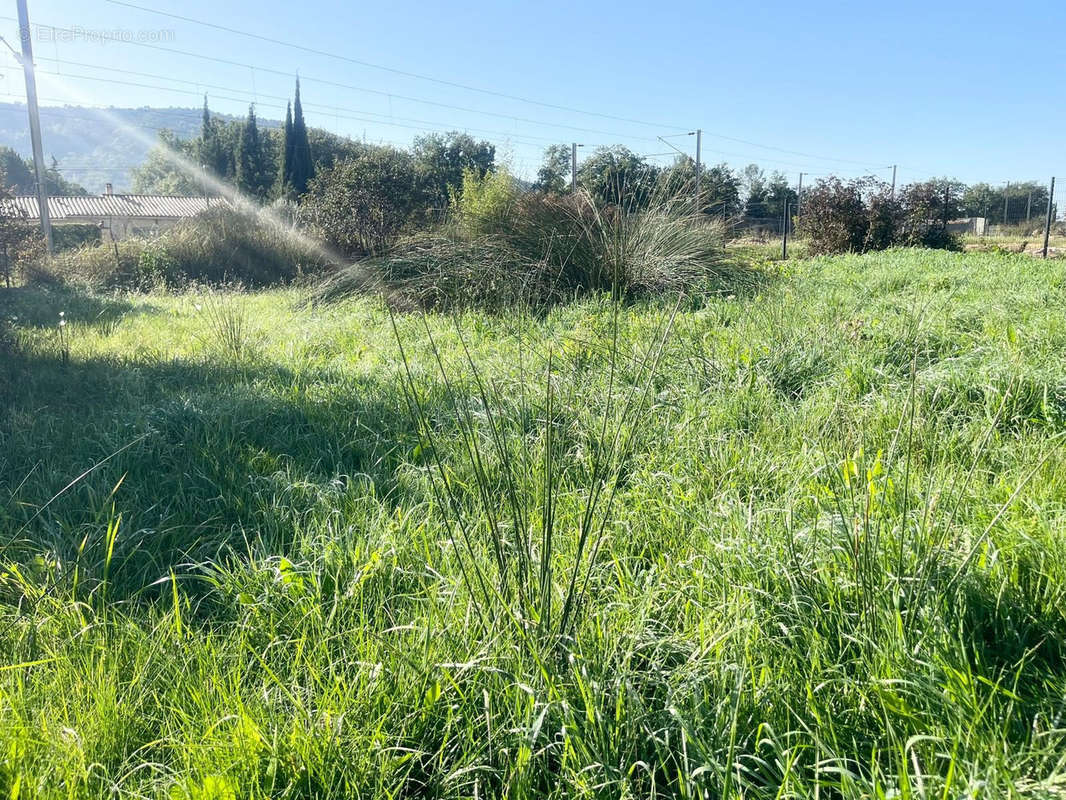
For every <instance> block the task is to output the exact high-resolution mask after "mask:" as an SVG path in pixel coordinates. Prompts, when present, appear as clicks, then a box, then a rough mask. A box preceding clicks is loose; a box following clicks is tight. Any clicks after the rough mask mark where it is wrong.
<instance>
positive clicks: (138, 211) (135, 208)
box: [0, 194, 226, 220]
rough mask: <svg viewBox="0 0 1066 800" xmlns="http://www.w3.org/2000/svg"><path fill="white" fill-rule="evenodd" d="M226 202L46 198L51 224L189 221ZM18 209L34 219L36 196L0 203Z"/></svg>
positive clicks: (7, 208)
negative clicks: (70, 221) (102, 219)
mask: <svg viewBox="0 0 1066 800" xmlns="http://www.w3.org/2000/svg"><path fill="white" fill-rule="evenodd" d="M224 202H226V201H225V200H224V199H223V198H220V197H210V198H209V197H174V196H169V195H158V194H103V195H86V196H83V197H49V198H48V214H49V216H50V217H51V218H52V219H53V220H63V219H69V218H77V217H140V218H144V219H159V218H171V219H174V218H180V217H191V216H194V215H195V214H199V213H200V212H201V211H205V210H206V209H207V208H209V207H210V205H211V204H214V205H219V204H220V203H224ZM15 209H17V212H21V213H22V214H23V215H24V216H26V217H30V218H37V217H39V216H40V212H39V209H38V206H37V197H36V196H25V195H21V196H18V197H13V198H11V199H9V200H5V199H0V210H3V211H5V212H8V213H10V211H11V210H15Z"/></svg>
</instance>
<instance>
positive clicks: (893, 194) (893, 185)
mask: <svg viewBox="0 0 1066 800" xmlns="http://www.w3.org/2000/svg"><path fill="white" fill-rule="evenodd" d="M892 199H893V200H895V199H896V165H895V164H893V165H892Z"/></svg>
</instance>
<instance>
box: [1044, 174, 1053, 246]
mask: <svg viewBox="0 0 1066 800" xmlns="http://www.w3.org/2000/svg"><path fill="white" fill-rule="evenodd" d="M1054 209H1055V179H1054V178H1052V179H1051V190H1050V191H1049V192H1048V193H1047V220H1045V222H1044V258H1047V245H1048V240H1049V239H1050V238H1051V213H1052V211H1054Z"/></svg>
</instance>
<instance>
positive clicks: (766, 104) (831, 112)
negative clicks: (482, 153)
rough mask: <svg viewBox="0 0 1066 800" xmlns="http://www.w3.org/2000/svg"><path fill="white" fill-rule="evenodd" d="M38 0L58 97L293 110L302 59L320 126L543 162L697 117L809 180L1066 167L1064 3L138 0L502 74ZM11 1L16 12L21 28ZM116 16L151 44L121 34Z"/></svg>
mask: <svg viewBox="0 0 1066 800" xmlns="http://www.w3.org/2000/svg"><path fill="white" fill-rule="evenodd" d="M29 2H30V15H31V20H32V21H33V22H34V23H37V24H43V25H51V26H56V27H58V28H61V29H66V30H74V31H75V33H74V34H70V35H63V36H60V37H56V38H55V39H53V40H52V41H46V40H43V39H39V40H38V41H36V43H35V54H36V56H37V60H38V65H39V70H40V72H41V75H40V78H39V81H40V84H39V93H40V94H41V96H42V98H44V99H45V100H44V104H46V105H54V104H57V103H56V101H66V102H71V103H82V104H95V105H115V106H123V107H125V106H142V105H151V106H170V105H175V106H196V105H199V102H200V101H199V98H198V95H200V94H202V93H203V92H204V91H206V92H207V93H208V95H209V97H210V103H211V106H212V107H213V108H214V109H217V110H219V111H225V112H228V113H236V114H243V113H245V112H246V110H247V106H248V103H249V102H251V101H253V100H255V101H258V102H257V109H258V113H259V114H260V116H262V117H272V118H279V117H281V116H283V114H284V98H285V97H286V96H289V95H290V94H291V91H292V83H293V80H292V78H293V76H295V75H296V73H297V71H298V72H299V73H300V75H301V76H302V86H303V98H304V101H305V111H306V117H307V119H308V122H309V123H310V124H312V125H317V126H321V127H324V128H327V129H329V130H333V131H336V132H338V133H342V134H347V135H351V136H354V137H358V138H363V137H364V136H365V138H366V139H367V140H370V141H384V142H392V143H395V144H399V145H406V144H409V143H410V141H411V139H412V138H413V137H414V136H416V135H418V134H419V133H422V132H423V129H429V130H433V129H436V130H447V129H453V128H456V129H467V130H470V132H471V133H474V134H476V135H479V136H481V137H482V138H486V139H490V140H491V141H493V142H495V143H496V144H497V146H498V152H499V153H501V155H502V156H503V157H504V158H506V159H507V160H509V161H510V162H511V164H512V166H513V168H514V169H515V170H516V171H517V172H519V173H520V174H526V175H529V174H531V173H533V172H535V170H536V167H537V165H538V163H539V161H540V156H541V153H542V152H543V149H544V147H545V146H547V145H548V144H550V143H551V142H570V141H575V140H576V141H578V142H581V143H583V144H585V145H586V149H585V150H584V151H583V152H587V151H588V149H590V148H591V147H593V146H595V145H598V144H607V143H614V142H618V143H622V144H625V145H627V146H629V147H631V148H632V149H633V150H635V151H637V152H639V153H647V154H660V153H664V152H671V150H670V148H669V147H668V146H667V145H664V144H663V143H662V142H660V141H658V139H657V137H658V136H667V137H671V136H672V135H673V138H669V141H670V143H671V144H673V145H674V146H676V147H680V148H682V149H686V150H688V151H689V152H691V148H692V147H693V145H694V141H693V138H692V137H686V136H684V135H681V136H676V134H684V132H685V131H687V130H691V129H695V128H697V127H699V128H702V129H703V131H704V138H703V143H704V160H705V161H706V162H708V163H714V162H717V161H727V162H729V163H730V164H733V165H735V166H742V165H744V164H747V163H750V162H753V161H754V162H757V163H759V164H760V165H761V166H763V167H764V168H765V169H767V170H768V171H770V170H774V169H780V170H782V171H784V172H786V173H788V174H789V175H791V176H793V177H795V176H796V174H797V173H798V172H800V171H804V172H807V173H809V174H812V175H816V174H825V173H830V172H835V173H837V174H841V175H854V174H860V173H869V172H875V174H877V175H880V176H883V177H885V178H886V179H887V178H888V177H890V175H891V170H890V169H886V167H888V165H890V164H898V165H899V169H900V172H899V181H900V182H901V183H906V182H909V181H912V180H917V179H920V178H925V177H929V176H932V175H951V176H954V177H957V178H959V179H961V180H964V181H967V182H975V181H978V180H987V181H990V182H993V183H996V182H1002V181H1004V180H1027V179H1033V180H1041V181H1044V180H1046V179H1047V178H1048V177H1049V176H1051V175H1053V174H1054V175H1058V176H1059V180H1060V182H1062V183H1066V96H1064V95H1066V93H1064V92H1063V84H1064V80H1063V79H1064V67H1066V3H1063V2H1062V0H1022V2H1016V3H1012V4H1004V3H1002V2H1000V3H995V4H993V3H984V2H965V3H964V2H957V1H956V0H949V1H948V2H928V1H927V2H924V3H916V2H895V3H867V2H853V3H833V2H823V1H822V0H818V1H816V2H805V3H797V2H788V3H785V2H778V0H761V1H760V2H750V3H728V4H725V3H720V2H707V0H704V2H699V3H695V2H693V3H688V2H671V3H661V4H652V3H647V2H641V3H636V2H634V3H628V2H614V3H607V2H600V0H595V2H583V3H577V4H574V3H564V2H556V1H555V0H549V1H548V2H537V3H534V2H525V3H490V2H483V1H482V0H463V1H462V2H451V3H429V2H420V3H381V2H377V3H358V4H353V3H338V2H329V1H328V0H304V2H301V3H293V2H291V0H288V1H286V2H282V0H263V1H262V2H255V3H252V2H247V1H246V0H240V2H233V3H221V2H217V1H216V2H209V1H208V0H182V1H181V2H179V0H129V2H130V3H132V4H134V5H140V6H145V7H148V6H150V7H151V8H153V9H156V10H158V11H166V12H170V13H172V14H179V15H182V16H186V17H190V18H195V19H197V20H202V21H206V22H211V23H214V24H217V25H221V26H226V27H231V28H235V29H240V30H244V31H248V32H251V33H255V34H259V35H262V36H266V37H270V38H274V39H279V40H284V41H286V42H292V43H295V44H299V45H302V46H304V47H308V48H313V49H316V50H320V51H323V52H324V53H332V54H338V55H342V56H346V57H347V58H349V59H354V60H357V61H362V62H367V64H375V65H379V66H381V67H387V68H391V69H393V70H398V71H400V72H408V73H416V74H418V75H421V76H425V77H433V78H436V79H438V80H439V81H447V82H452V83H457V84H464V85H466V86H470V87H476V88H479V89H483V90H485V91H481V92H478V91H471V90H469V89H464V88H459V87H457V86H449V85H445V84H444V83H440V82H434V81H431V80H427V79H425V77H413V76H409V75H404V74H400V72H394V71H388V70H386V69H379V68H376V67H373V66H368V65H361V64H356V63H352V61H344V60H341V59H337V58H333V57H330V56H328V55H319V54H315V53H310V52H307V51H301V50H298V49H295V48H291V47H286V46H285V45H283V44H274V43H270V42H265V41H262V40H256V39H252V38H247V37H244V36H239V35H236V34H234V33H229V32H225V31H220V30H216V29H212V28H209V27H205V26H202V25H198V24H195V23H193V22H188V21H184V20H181V19H175V18H172V17H166V16H161V15H159V14H155V13H150V12H148V11H144V10H140V9H137V8H132V7H130V6H129V5H123V4H119V3H116V2H110V1H109V0H29ZM124 2H125V0H124ZM10 6H11V9H10V10H9V11H8V12H7V13H8V15H9V16H7V17H4V18H2V19H0V30H4V31H5V36H7V37H8V38H9V40H10V41H16V40H15V39H14V38H12V34H13V33H14V32H15V30H16V25H15V23H14V22H13V21H11V17H12V16H13V14H14V8H13V6H14V3H11V4H10ZM115 32H118V34H117V35H119V36H121V37H131V38H133V39H135V40H136V39H141V40H143V41H142V43H141V44H131V43H129V42H119V41H114V40H107V39H105V38H103V37H105V36H115V35H116V33H115ZM59 39H63V40H59ZM71 39H73V41H71ZM145 44H147V45H154V46H144V45H145ZM159 48H170V50H180V51H183V52H182V53H177V52H169V51H167V50H162V49H159ZM190 54H199V55H203V56H210V57H212V58H215V59H222V60H225V61H228V62H233V63H219V62H218V61H211V60H208V59H205V58H197V57H194V56H193V55H190ZM0 63H2V64H4V65H6V69H4V70H3V75H4V78H3V80H2V81H0V83H2V84H3V85H2V86H0V91H2V94H0V99H19V98H20V97H22V96H23V91H22V85H21V76H20V74H19V73H18V72H17V71H16V69H15V68H14V61H13V60H12V59H11V58H10V56H9V55H6V54H5V55H4V56H3V59H2V60H0ZM115 70H127V71H133V72H138V73H144V75H139V76H134V75H129V74H124V73H120V72H116V71H115ZM53 72H59V73H61V74H60V75H53V74H49V73H53ZM277 73H281V74H277ZM87 76H92V77H95V78H97V79H104V80H89V79H88V77H87ZM108 80H110V81H124V82H125V83H108V82H107V81H108ZM134 83H136V84H141V85H139V86H134V85H129V84H134ZM338 84H343V85H338ZM492 92H495V93H498V94H492ZM500 95H512V96H514V97H520V98H525V99H527V100H536V101H540V102H541V103H544V104H549V105H554V106H565V107H568V108H571V109H580V110H582V111H587V112H594V113H595V114H602V115H608V116H611V117H618V118H625V119H624V120H623V119H609V118H605V117H603V116H594V115H592V114H584V113H579V112H578V111H569V110H563V109H560V108H552V107H548V106H546V105H538V104H535V103H531V102H526V101H525V100H519V99H511V98H509V97H503V96H500ZM434 103H435V104H437V105H433V104H434ZM575 129H583V130H575ZM45 146H46V148H47V142H46V143H45ZM786 151H787V152H786ZM652 159H653V160H655V161H658V162H661V163H665V162H668V161H669V160H670V157H669V156H660V155H655V156H653V157H652ZM808 180H809V179H808ZM1064 190H1066V187H1064Z"/></svg>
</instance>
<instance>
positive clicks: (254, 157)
mask: <svg viewBox="0 0 1066 800" xmlns="http://www.w3.org/2000/svg"><path fill="white" fill-rule="evenodd" d="M270 179H271V175H270V169H269V165H268V164H267V163H266V153H265V152H264V150H263V143H262V141H261V140H260V139H259V126H258V125H257V123H256V120H255V106H254V105H250V106H248V118H247V119H246V120H245V122H244V126H243V127H242V128H241V138H240V140H239V141H238V142H237V188H238V189H240V190H241V191H242V192H244V193H245V194H248V195H251V196H252V197H255V198H258V199H263V198H265V197H266V196H267V192H268V191H269V190H270V182H271V180H270Z"/></svg>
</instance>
